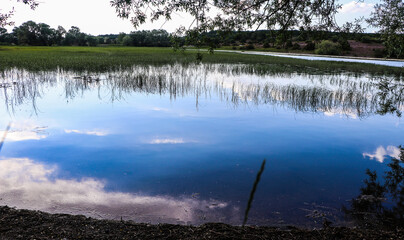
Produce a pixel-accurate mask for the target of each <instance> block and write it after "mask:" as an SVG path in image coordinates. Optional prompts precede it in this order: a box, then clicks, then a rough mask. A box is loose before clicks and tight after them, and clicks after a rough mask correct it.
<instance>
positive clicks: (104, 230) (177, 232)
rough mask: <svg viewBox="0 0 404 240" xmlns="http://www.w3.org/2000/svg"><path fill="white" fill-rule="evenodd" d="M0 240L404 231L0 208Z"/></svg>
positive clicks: (374, 235)
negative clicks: (139, 219) (143, 219)
mask: <svg viewBox="0 0 404 240" xmlns="http://www.w3.org/2000/svg"><path fill="white" fill-rule="evenodd" d="M0 239H2V240H3V239H4V240H8V239H404V229H394V230H387V229H360V228H345V227H325V228H323V229H313V230H306V229H299V228H296V227H287V228H282V229H281V228H276V227H256V226H247V227H244V228H243V227H240V226H231V225H227V224H222V223H208V224H203V225H201V226H183V225H172V224H158V225H152V224H146V223H134V222H131V221H112V220H96V219H92V218H87V217H85V216H81V215H78V216H74V215H67V214H49V213H44V212H40V211H31V210H17V209H14V208H10V207H7V206H2V207H0Z"/></svg>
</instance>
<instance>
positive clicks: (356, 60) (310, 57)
mask: <svg viewBox="0 0 404 240" xmlns="http://www.w3.org/2000/svg"><path fill="white" fill-rule="evenodd" d="M217 51H219V52H232V53H239V54H252V55H263V56H273V57H286V58H295V59H304V60H310V61H331V62H352V63H369V64H375V65H383V66H389V67H399V68H404V61H402V60H385V59H374V58H373V59H372V58H369V59H366V58H359V57H340V56H334V57H332V56H320V55H312V54H291V53H274V52H259V51H247V52H244V51H233V50H217Z"/></svg>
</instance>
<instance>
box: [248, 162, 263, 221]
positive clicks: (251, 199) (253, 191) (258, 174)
mask: <svg viewBox="0 0 404 240" xmlns="http://www.w3.org/2000/svg"><path fill="white" fill-rule="evenodd" d="M264 168H265V159H264V161H262V164H261V169H260V171H259V172H258V173H257V178H256V179H255V182H254V186H253V188H252V190H251V193H250V198H249V199H248V204H247V208H246V210H245V214H244V221H243V227H244V225H245V224H246V223H247V219H248V212H249V211H250V208H251V203H252V201H253V200H254V194H255V190H257V186H258V183H259V181H260V179H261V174H262V172H264Z"/></svg>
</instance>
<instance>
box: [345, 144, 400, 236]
mask: <svg viewBox="0 0 404 240" xmlns="http://www.w3.org/2000/svg"><path fill="white" fill-rule="evenodd" d="M399 148H400V156H399V158H392V159H391V162H390V163H389V164H388V167H389V170H388V171H386V172H385V175H384V176H383V179H384V182H383V183H381V182H379V179H378V176H377V174H376V172H372V171H370V170H369V169H368V170H367V172H366V174H367V175H368V177H369V178H368V179H366V180H365V181H364V183H365V186H364V187H362V188H361V189H360V191H361V194H360V195H359V196H358V197H357V198H354V199H352V202H351V206H350V208H347V207H344V208H343V210H344V212H345V213H346V214H347V216H348V217H349V218H351V219H353V220H355V221H356V222H357V223H358V224H359V225H360V226H362V227H371V228H376V227H387V228H395V227H404V148H402V147H399Z"/></svg>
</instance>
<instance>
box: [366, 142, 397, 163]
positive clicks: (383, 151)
mask: <svg viewBox="0 0 404 240" xmlns="http://www.w3.org/2000/svg"><path fill="white" fill-rule="evenodd" d="M385 156H390V157H394V158H398V157H399V156H400V149H399V148H397V147H395V146H387V148H384V147H383V146H380V147H378V148H377V149H376V151H375V152H374V153H373V154H372V153H363V157H369V158H370V159H376V161H378V162H380V163H383V162H384V159H385Z"/></svg>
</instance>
